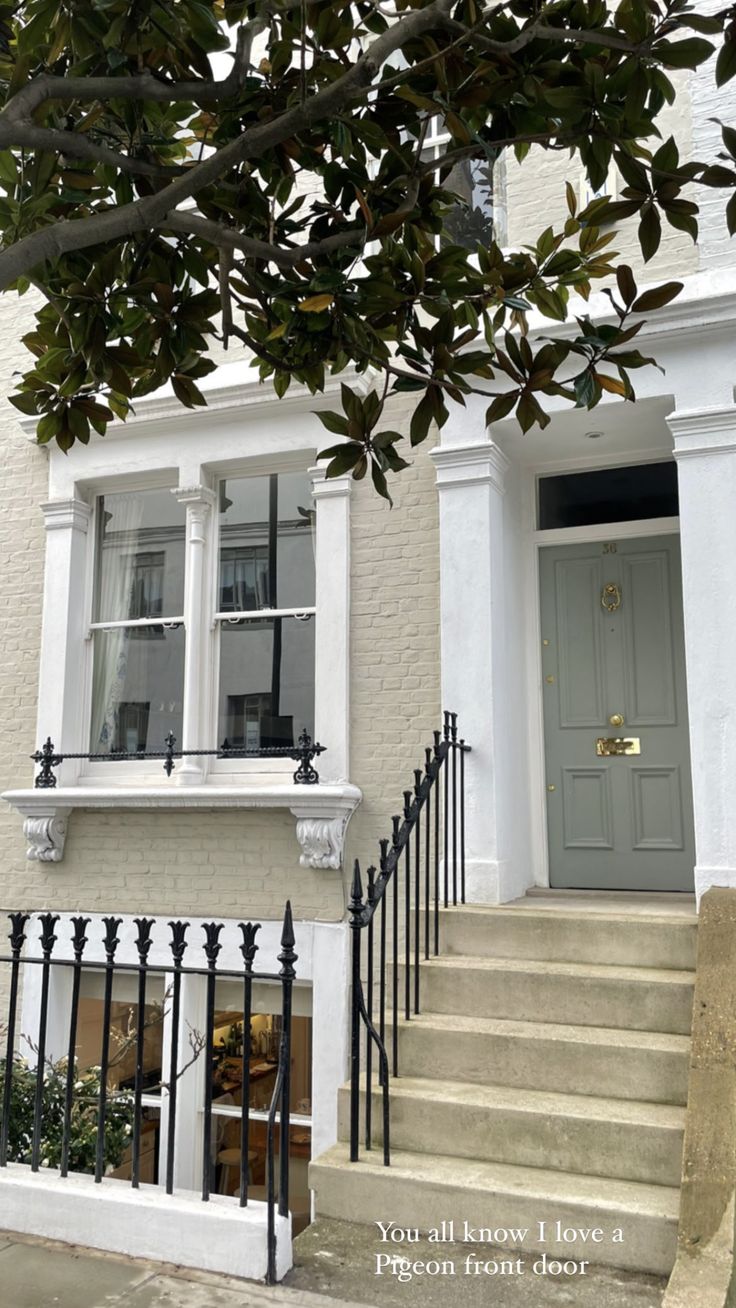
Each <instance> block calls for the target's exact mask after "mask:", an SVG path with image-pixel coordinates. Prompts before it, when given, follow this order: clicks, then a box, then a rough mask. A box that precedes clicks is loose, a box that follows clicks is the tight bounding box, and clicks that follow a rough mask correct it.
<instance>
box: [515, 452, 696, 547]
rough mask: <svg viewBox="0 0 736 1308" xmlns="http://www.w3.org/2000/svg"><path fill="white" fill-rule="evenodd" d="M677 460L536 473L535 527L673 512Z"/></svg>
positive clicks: (589, 523)
mask: <svg viewBox="0 0 736 1308" xmlns="http://www.w3.org/2000/svg"><path fill="white" fill-rule="evenodd" d="M678 514H679V500H678V492H677V465H676V463H675V462H674V460H668V461H666V462H662V463H635V464H632V465H630V466H629V467H624V468H598V469H596V470H595V471H591V472H571V473H559V474H556V475H555V476H553V477H540V479H539V503H538V527H539V530H540V531H551V530H554V529H555V528H558V527H590V526H594V525H595V524H597V523H602V522H637V521H640V520H642V519H644V518H676V517H677V516H678Z"/></svg>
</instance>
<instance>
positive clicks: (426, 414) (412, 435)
mask: <svg viewBox="0 0 736 1308" xmlns="http://www.w3.org/2000/svg"><path fill="white" fill-rule="evenodd" d="M433 417H434V406H433V402H432V398H431V393H430V392H429V391H427V393H426V394H425V395H424V396H423V397H422V399H421V400H420V401H419V403H418V405H417V407H416V409H415V410H414V412H413V414H412V416H411V423H410V424H409V440H410V443H411V445H412V447H413V446H415V445H421V443H422V441H424V440H426V439H427V435H428V433H429V428H430V426H431V423H432V419H433Z"/></svg>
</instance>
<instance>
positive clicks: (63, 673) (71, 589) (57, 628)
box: [28, 498, 91, 785]
mask: <svg viewBox="0 0 736 1308" xmlns="http://www.w3.org/2000/svg"><path fill="white" fill-rule="evenodd" d="M41 512H42V513H43V516H44V526H45V528H46V533H47V534H46V564H45V573H44V588H43V630H42V635H41V664H40V680H39V687H38V725H37V740H36V742H35V745H36V746H39V745H42V744H43V742H44V741H45V740H46V738H47V737H48V736H50V737H51V740H52V741H53V743H54V745H55V746H56V748H57V749H58V750H64V751H66V752H68V753H78V752H80V751H82V750H85V749H88V748H89V741H88V739H87V737H86V735H84V731H85V727H86V713H85V707H86V706H85V691H86V686H85V680H84V677H83V676H80V669H81V668H83V667H84V665H85V657H84V648H85V645H84V641H85V635H86V632H85V623H86V622H88V621H89V614H88V613H87V612H86V605H85V596H86V587H87V567H88V548H87V546H88V541H87V533H88V528H89V519H90V514H91V509H90V506H89V504H87V503H86V502H85V501H84V500H80V499H76V498H75V499H66V500H51V501H50V502H49V503H48V504H42V505H41ZM28 752H29V753H31V752H32V751H31V750H30V749H29V751H28ZM79 771H80V764H79V761H78V760H73V759H70V760H69V761H68V762H66V763H63V764H62V765H61V767H60V768H58V769H57V774H56V775H57V779H58V782H59V784H60V785H62V784H63V785H73V784H74V782H75V781H76V779H77V777H78V775H79Z"/></svg>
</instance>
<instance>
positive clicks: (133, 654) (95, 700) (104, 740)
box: [90, 625, 184, 754]
mask: <svg viewBox="0 0 736 1308" xmlns="http://www.w3.org/2000/svg"><path fill="white" fill-rule="evenodd" d="M93 642H94V644H93V651H94V653H93V661H94V668H93V676H92V727H91V732H90V752H91V753H92V754H110V753H117V752H119V751H121V750H123V751H125V752H126V753H135V752H136V751H141V750H157V749H163V748H164V740H165V737H166V736H167V735H168V733H169V731H173V733H174V735H175V736H176V738H177V740H178V741H179V742H181V730H182V692H183V686H184V627H183V625H182V626H178V627H176V628H173V629H172V628H166V627H164V626H151V627H114V628H113V629H112V630H111V631H95V632H94V633H93Z"/></svg>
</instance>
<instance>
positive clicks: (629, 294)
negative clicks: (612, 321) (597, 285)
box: [616, 263, 636, 309]
mask: <svg viewBox="0 0 736 1308" xmlns="http://www.w3.org/2000/svg"><path fill="white" fill-rule="evenodd" d="M616 281H617V283H618V289H619V294H620V296H621V299H622V300H623V302H624V304H625V305H626V307H627V309H628V307H629V305H630V304H633V302H634V300H635V299H636V281H635V280H634V274H633V272H632V271H631V269H630V267H629V266H628V264H626V263H622V264H620V265H619V267H618V268H617V270H616Z"/></svg>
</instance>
